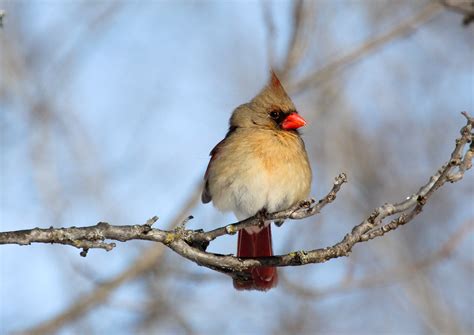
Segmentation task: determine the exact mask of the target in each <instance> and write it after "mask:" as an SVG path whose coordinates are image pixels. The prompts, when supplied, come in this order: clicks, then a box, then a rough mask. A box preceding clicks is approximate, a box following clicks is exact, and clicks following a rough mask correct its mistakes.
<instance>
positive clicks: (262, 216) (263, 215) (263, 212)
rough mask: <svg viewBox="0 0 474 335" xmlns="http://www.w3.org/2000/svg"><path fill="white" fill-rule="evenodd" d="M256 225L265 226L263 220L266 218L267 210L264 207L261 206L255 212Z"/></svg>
mask: <svg viewBox="0 0 474 335" xmlns="http://www.w3.org/2000/svg"><path fill="white" fill-rule="evenodd" d="M257 218H258V226H259V227H260V228H262V227H264V226H265V222H266V221H267V220H268V211H267V209H266V208H262V209H261V210H259V211H258V212H257Z"/></svg>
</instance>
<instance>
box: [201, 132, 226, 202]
mask: <svg viewBox="0 0 474 335" xmlns="http://www.w3.org/2000/svg"><path fill="white" fill-rule="evenodd" d="M226 139H227V136H226V137H225V138H224V139H223V140H222V141H220V142H219V143H217V145H216V146H215V147H214V149H212V150H211V153H210V154H209V155H210V156H211V159H210V160H209V164H207V169H206V173H205V174H204V189H203V190H202V194H201V201H202V202H203V203H204V204H206V203H208V202H209V201H211V200H212V195H211V191H210V190H209V180H208V178H209V170H210V169H211V167H212V162H213V161H214V160H215V159H216V157H217V155H218V154H219V149H220V147H222V145H223V144H224V141H225V140H226Z"/></svg>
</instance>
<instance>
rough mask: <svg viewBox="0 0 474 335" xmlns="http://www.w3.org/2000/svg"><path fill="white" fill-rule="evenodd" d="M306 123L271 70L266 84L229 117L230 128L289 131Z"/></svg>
mask: <svg viewBox="0 0 474 335" xmlns="http://www.w3.org/2000/svg"><path fill="white" fill-rule="evenodd" d="M304 125H306V121H305V120H304V119H303V118H302V117H301V116H300V115H299V114H298V112H297V111H296V108H295V106H294V105H293V102H292V101H291V99H290V97H289V96H288V94H287V93H286V92H285V89H284V88H283V86H282V85H281V83H280V80H279V79H278V77H277V76H276V74H275V73H274V72H273V71H272V72H271V78H270V82H269V83H268V85H267V86H266V87H265V88H264V89H263V90H262V91H261V92H260V93H259V94H258V95H257V96H256V97H255V98H253V99H252V100H251V101H250V102H249V103H246V104H244V105H241V106H239V107H238V108H237V109H236V110H235V111H234V113H233V114H232V117H231V119H230V127H231V128H238V127H244V128H265V129H271V130H283V131H291V130H296V129H298V128H300V127H303V126H304Z"/></svg>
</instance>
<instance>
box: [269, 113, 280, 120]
mask: <svg viewBox="0 0 474 335" xmlns="http://www.w3.org/2000/svg"><path fill="white" fill-rule="evenodd" d="M270 117H271V118H272V119H274V120H276V119H278V118H279V117H280V112H279V111H273V112H270Z"/></svg>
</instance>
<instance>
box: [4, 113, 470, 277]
mask: <svg viewBox="0 0 474 335" xmlns="http://www.w3.org/2000/svg"><path fill="white" fill-rule="evenodd" d="M462 114H463V116H464V117H465V118H466V120H467V124H466V125H465V126H464V127H463V128H462V129H461V136H460V137H459V138H458V139H456V145H455V148H454V150H453V152H452V153H451V157H450V160H449V161H448V162H447V163H446V164H444V165H443V166H442V167H441V168H440V169H439V170H438V171H437V173H436V174H434V175H433V176H432V177H431V178H430V180H429V181H428V183H426V184H425V185H423V186H422V187H420V189H419V190H418V191H417V192H416V193H414V194H412V195H411V196H409V197H408V198H406V199H405V200H403V201H401V202H399V203H395V204H391V203H386V204H384V205H382V206H380V207H378V208H377V209H375V210H374V211H373V213H372V214H371V215H370V216H369V217H368V218H366V219H365V220H363V221H362V223H360V224H359V225H357V226H355V227H354V228H353V229H352V231H351V232H350V233H348V234H347V235H346V236H345V237H344V238H343V239H342V240H341V241H340V242H338V243H336V244H334V245H332V246H330V247H326V248H321V249H315V250H310V251H296V252H291V253H289V254H286V255H278V256H272V257H260V258H246V259H243V258H237V257H235V256H232V255H221V254H214V253H210V252H206V248H207V246H208V245H209V243H210V242H211V241H213V240H214V239H216V238H218V237H220V236H223V235H233V234H235V233H236V232H238V231H239V230H241V229H244V228H247V227H250V226H254V225H261V224H263V223H264V222H266V221H279V222H281V221H282V220H285V219H302V218H306V217H309V216H313V215H315V214H318V213H319V212H320V211H321V210H322V208H323V207H325V206H326V205H328V204H330V203H331V202H333V201H334V200H335V198H336V195H337V193H338V192H339V190H340V188H341V186H342V184H344V183H345V182H347V177H346V175H345V174H343V173H342V174H340V175H339V176H338V177H337V178H336V179H335V181H334V184H333V187H332V189H331V190H330V192H329V193H328V194H327V195H326V196H325V197H324V198H322V199H321V200H319V201H318V202H317V203H316V202H315V201H314V200H311V201H303V202H301V203H299V204H297V205H295V206H294V207H292V208H289V209H287V210H283V211H280V212H276V213H271V214H262V213H259V214H257V215H255V216H253V217H251V218H248V219H246V220H243V221H240V222H237V223H234V224H230V225H227V226H224V227H221V228H217V229H214V230H211V231H208V232H204V231H202V230H188V229H186V228H185V224H186V222H187V220H189V219H191V218H192V217H189V218H188V219H187V220H185V221H184V222H183V223H182V224H181V225H179V226H178V227H177V228H175V229H173V230H162V229H158V228H153V227H152V225H153V224H154V223H155V222H156V221H157V220H158V218H157V217H153V218H151V219H150V220H148V221H147V222H146V223H145V224H142V225H128V226H114V225H110V224H108V223H105V222H100V223H98V224H97V225H94V226H89V227H81V228H77V227H71V228H53V227H51V228H47V229H42V228H34V229H29V230H20V231H11V232H2V233H0V244H19V245H28V244H31V243H58V244H66V245H71V246H74V247H76V248H81V249H83V251H82V252H81V255H82V256H85V255H86V254H87V250H89V249H91V248H101V249H105V250H107V251H109V250H112V249H113V248H114V247H115V243H108V242H105V241H107V240H115V241H121V242H126V241H129V240H148V241H154V242H159V243H163V244H164V245H166V246H168V247H169V248H170V249H172V250H173V251H175V252H176V253H177V254H179V255H181V256H183V257H185V258H187V259H189V260H191V261H193V262H195V263H197V264H199V265H202V266H205V267H208V268H210V269H213V270H216V271H219V272H222V273H226V274H228V275H230V276H232V277H238V278H239V279H240V280H245V279H246V278H248V277H249V273H248V271H247V270H248V269H249V268H252V267H256V266H296V265H304V264H309V263H322V262H325V261H328V260H330V259H332V258H337V257H342V256H348V255H349V254H350V252H351V251H352V248H353V246H354V245H355V244H357V243H360V242H365V241H368V240H371V239H374V238H376V237H379V236H383V235H385V234H386V233H387V232H389V231H392V230H395V229H397V228H398V227H400V226H402V225H404V224H406V223H408V222H410V221H411V220H412V219H413V218H414V217H416V216H417V215H418V214H419V213H421V211H422V210H423V207H424V205H425V204H426V203H427V201H428V200H429V199H430V197H431V196H432V195H433V193H434V192H435V191H436V190H437V189H439V188H440V187H441V186H443V185H444V184H445V183H446V182H451V183H452V182H456V181H459V180H460V179H462V178H463V176H464V173H465V172H466V171H467V170H468V169H470V168H471V167H472V158H473V156H474V147H473V145H472V139H473V133H472V131H473V126H474V119H473V118H472V117H470V116H469V115H468V114H467V113H466V112H463V113H462ZM467 143H471V145H470V147H469V148H468V150H465V146H466V144H467ZM398 214H399V216H398V217H395V218H394V219H392V220H391V221H389V222H388V223H384V220H385V219H387V218H390V217H393V216H395V215H398Z"/></svg>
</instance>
